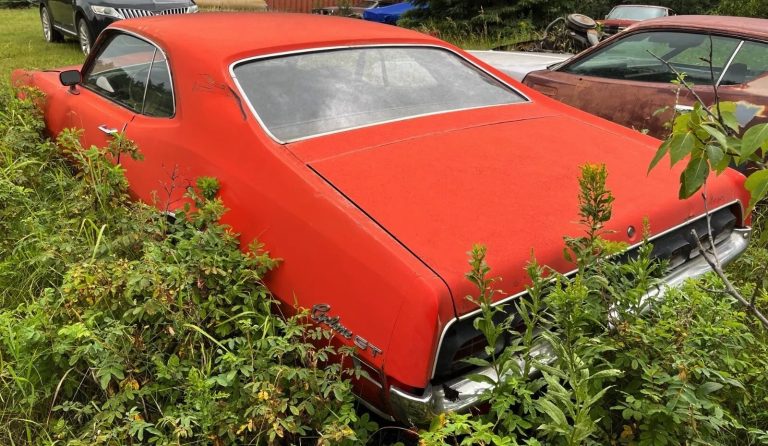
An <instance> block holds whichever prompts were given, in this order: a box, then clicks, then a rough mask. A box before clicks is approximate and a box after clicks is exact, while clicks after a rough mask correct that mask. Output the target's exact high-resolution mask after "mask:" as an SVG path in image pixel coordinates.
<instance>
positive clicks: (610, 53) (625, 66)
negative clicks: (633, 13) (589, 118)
mask: <svg viewBox="0 0 768 446" xmlns="http://www.w3.org/2000/svg"><path fill="white" fill-rule="evenodd" d="M710 49H711V54H712V67H711V69H710V64H709V63H708V62H707V60H708V59H709V57H710ZM659 59H662V60H664V61H665V62H662V61H661V60H659ZM672 68H674V70H673V69H672ZM675 71H677V72H680V73H685V76H686V80H687V81H688V82H690V83H692V84H694V87H693V89H694V91H695V92H696V93H697V94H698V95H699V96H700V97H701V98H702V100H703V101H704V102H705V103H706V104H707V105H709V104H711V103H713V102H714V99H715V94H714V89H713V88H712V87H713V84H714V85H715V86H717V87H718V93H719V96H720V99H721V100H725V101H734V102H739V101H744V102H748V103H751V104H756V105H757V106H758V107H759V108H761V109H762V108H763V106H764V105H765V104H766V102H767V101H768V20H766V19H753V18H744V17H718V16H673V17H664V18H660V19H653V20H647V21H643V22H640V23H638V24H636V25H633V26H632V27H630V28H629V29H627V31H625V32H623V33H620V34H618V35H616V36H614V37H612V38H610V39H608V40H605V41H603V42H601V43H600V44H598V45H597V46H595V47H592V48H590V49H588V50H586V51H584V52H582V53H580V54H578V55H577V56H575V57H573V58H571V59H569V60H567V61H565V62H563V63H560V64H557V65H554V66H550V67H549V68H548V69H545V70H539V71H533V72H531V73H529V74H528V75H527V76H526V77H525V79H524V83H525V84H526V85H528V86H530V87H533V88H534V89H536V90H539V91H540V92H542V93H544V94H546V95H547V96H551V97H553V98H555V99H558V100H560V101H562V102H565V103H566V104H569V105H572V106H574V107H577V108H580V109H582V110H585V111H587V112H590V113H592V114H595V115H598V116H601V117H603V118H606V119H609V120H611V121H614V122H616V123H619V124H622V125H625V126H627V127H631V128H634V129H637V130H646V131H648V133H650V134H651V135H653V136H656V137H664V136H666V135H665V133H666V131H665V127H664V124H665V123H666V122H668V121H669V119H670V118H671V117H672V109H673V108H677V109H678V110H688V109H691V107H692V105H693V103H694V101H695V98H694V97H693V95H692V94H690V93H689V92H688V91H687V90H685V89H680V88H679V87H678V86H677V85H674V84H673V83H672V81H673V80H675V79H676V78H677V75H676V74H675ZM665 107H666V111H664V112H662V113H659V110H661V109H663V108H665ZM753 114H754V112H752V113H747V114H745V115H749V116H751V115H753ZM758 122H765V117H764V116H762V110H761V111H759V112H758V119H756V120H754V121H751V122H750V124H755V123H758ZM741 124H742V125H744V124H746V122H742V123H741Z"/></svg>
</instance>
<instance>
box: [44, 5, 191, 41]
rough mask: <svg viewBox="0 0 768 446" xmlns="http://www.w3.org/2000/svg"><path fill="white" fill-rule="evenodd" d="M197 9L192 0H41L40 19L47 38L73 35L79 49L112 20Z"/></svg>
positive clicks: (57, 38)
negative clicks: (78, 42)
mask: <svg viewBox="0 0 768 446" xmlns="http://www.w3.org/2000/svg"><path fill="white" fill-rule="evenodd" d="M193 12H197V5H195V2H194V0H42V1H41V2H40V22H41V23H42V24H43V37H45V40H47V41H48V42H60V41H61V40H63V38H64V36H65V35H66V36H70V37H77V39H78V40H79V41H80V48H82V50H83V53H85V54H88V53H89V52H90V51H91V45H92V44H93V40H94V39H95V38H96V36H98V35H99V33H100V32H101V30H103V29H104V28H106V27H107V25H109V24H110V23H112V22H114V21H115V20H121V19H130V18H136V17H147V16H153V15H164V14H188V13H193Z"/></svg>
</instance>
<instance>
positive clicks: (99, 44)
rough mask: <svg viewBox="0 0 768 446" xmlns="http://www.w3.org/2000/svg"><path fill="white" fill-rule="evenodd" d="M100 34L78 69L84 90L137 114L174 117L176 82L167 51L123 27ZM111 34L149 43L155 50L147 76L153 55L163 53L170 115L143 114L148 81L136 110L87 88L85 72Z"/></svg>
mask: <svg viewBox="0 0 768 446" xmlns="http://www.w3.org/2000/svg"><path fill="white" fill-rule="evenodd" d="M101 34H102V35H101V36H99V38H98V40H97V46H95V47H94V48H92V50H91V55H89V56H88V58H87V59H86V61H85V63H84V64H83V67H82V69H81V71H80V73H81V77H82V79H83V81H82V82H81V83H80V86H81V87H82V88H85V89H86V90H89V91H92V92H93V93H94V94H96V95H98V96H99V97H101V98H104V99H106V100H108V101H109V102H112V103H114V104H117V105H119V106H120V107H123V108H125V109H127V110H130V111H131V112H133V113H136V114H139V115H141V116H144V117H146V118H153V119H173V118H175V117H176V83H175V81H174V78H173V71H172V70H171V63H170V59H169V58H168V53H166V52H165V50H164V49H163V48H162V47H161V46H160V45H158V44H157V43H155V42H154V41H153V40H152V39H148V38H146V37H144V36H142V35H139V34H136V33H134V32H131V31H126V30H123V29H107V30H104V32H102V33H101ZM113 34H114V35H115V36H116V35H120V34H125V35H128V36H131V37H134V38H136V39H139V40H141V41H143V42H146V43H148V44H149V45H151V46H152V47H153V48H154V49H155V51H154V53H153V55H152V62H151V63H150V66H149V71H148V73H147V78H149V75H150V74H151V72H152V66H153V65H154V63H155V57H157V52H158V51H159V52H160V53H161V54H162V55H163V57H164V58H165V69H166V71H168V78H169V79H170V80H171V99H172V101H173V113H171V115H170V116H149V115H145V114H144V107H145V106H146V104H145V101H146V98H147V89H148V87H149V82H146V85H145V86H144V97H143V98H142V103H141V111H136V110H133V109H131V108H128V107H126V106H125V104H122V103H120V102H118V101H115V100H114V99H111V98H108V97H106V96H104V95H102V94H101V93H99V92H98V91H96V90H94V89H93V88H89V87H88V85H86V84H85V73H89V70H91V69H92V68H93V64H94V62H95V60H96V58H97V57H98V55H99V54H101V50H102V48H104V47H105V45H107V44H108V43H109V42H111V41H112V40H113V36H112V35H113Z"/></svg>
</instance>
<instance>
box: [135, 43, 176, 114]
mask: <svg viewBox="0 0 768 446" xmlns="http://www.w3.org/2000/svg"><path fill="white" fill-rule="evenodd" d="M142 113H143V114H145V115H147V116H156V117H170V116H173V85H172V84H171V72H170V70H169V68H168V61H167V60H165V56H164V55H163V53H162V51H158V52H156V53H155V57H154V59H153V61H152V68H151V69H150V70H149V78H148V83H147V94H146V96H145V98H144V108H143V109H142Z"/></svg>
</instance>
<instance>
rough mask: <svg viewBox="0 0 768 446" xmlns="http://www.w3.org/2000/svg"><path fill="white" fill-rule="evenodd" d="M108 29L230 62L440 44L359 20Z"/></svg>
mask: <svg viewBox="0 0 768 446" xmlns="http://www.w3.org/2000/svg"><path fill="white" fill-rule="evenodd" d="M111 27H112V28H119V29H124V30H127V31H132V32H135V33H138V34H140V35H142V36H144V37H147V38H149V39H151V40H153V41H155V42H156V43H158V44H159V45H160V46H161V47H164V48H173V51H174V52H176V51H180V50H187V51H190V52H194V53H197V54H200V55H205V59H206V60H209V61H210V60H220V61H224V60H232V59H236V58H240V57H245V56H246V55H248V54H251V55H256V54H266V53H272V52H283V51H291V50H297V49H303V48H312V47H328V46H343V45H354V44H370V43H385V44H386V43H391V44H397V43H419V44H424V43H427V44H441V45H442V44H443V43H442V42H440V41H439V40H437V39H434V38H432V37H430V36H427V35H425V34H422V33H419V32H416V31H411V30H407V29H404V28H398V27H395V26H390V25H382V24H378V23H371V22H366V21H363V20H358V19H347V18H341V17H329V16H321V15H313V14H286V13H198V14H180V15H167V16H156V17H146V18H141V19H135V20H134V19H129V20H121V21H118V22H115V23H114V24H113V25H111Z"/></svg>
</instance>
